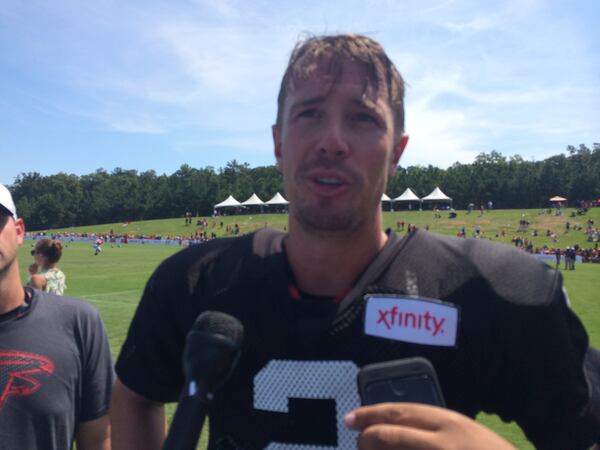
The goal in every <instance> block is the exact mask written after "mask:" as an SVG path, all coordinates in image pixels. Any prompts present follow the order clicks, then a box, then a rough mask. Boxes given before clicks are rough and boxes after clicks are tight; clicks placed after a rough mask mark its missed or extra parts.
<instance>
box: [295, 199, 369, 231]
mask: <svg viewBox="0 0 600 450" xmlns="http://www.w3.org/2000/svg"><path fill="white" fill-rule="evenodd" d="M292 215H293V217H294V219H295V220H296V221H297V222H298V223H299V224H300V226H301V227H302V228H303V229H304V230H305V231H307V232H309V233H311V234H323V233H326V234H329V233H344V234H352V233H353V232H354V231H356V230H357V229H359V228H360V226H361V225H362V223H363V221H364V218H362V217H361V214H360V212H359V211H357V210H356V208H347V209H345V210H342V211H331V210H328V209H327V208H326V207H318V206H312V205H302V204H301V202H299V204H297V205H296V207H292Z"/></svg>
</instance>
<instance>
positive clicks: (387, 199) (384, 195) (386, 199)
mask: <svg viewBox="0 0 600 450" xmlns="http://www.w3.org/2000/svg"><path fill="white" fill-rule="evenodd" d="M381 201H382V202H391V201H392V199H391V198H389V197H388V195H387V194H386V193H385V192H384V193H383V195H382V196H381Z"/></svg>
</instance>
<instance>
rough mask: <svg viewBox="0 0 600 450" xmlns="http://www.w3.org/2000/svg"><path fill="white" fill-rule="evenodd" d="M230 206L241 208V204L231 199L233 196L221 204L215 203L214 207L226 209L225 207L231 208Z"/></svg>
mask: <svg viewBox="0 0 600 450" xmlns="http://www.w3.org/2000/svg"><path fill="white" fill-rule="evenodd" d="M231 206H242V204H241V203H240V202H238V201H237V200H236V199H235V198H233V195H230V196H229V197H227V198H226V199H225V200H223V201H222V202H221V203H217V204H216V205H215V208H227V207H231Z"/></svg>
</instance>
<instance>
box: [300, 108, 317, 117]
mask: <svg viewBox="0 0 600 450" xmlns="http://www.w3.org/2000/svg"><path fill="white" fill-rule="evenodd" d="M318 117H320V113H319V111H318V110H317V109H315V108H308V109H303V110H302V111H300V112H299V113H298V118H303V119H311V118H318Z"/></svg>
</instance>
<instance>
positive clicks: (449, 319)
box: [365, 294, 458, 347]
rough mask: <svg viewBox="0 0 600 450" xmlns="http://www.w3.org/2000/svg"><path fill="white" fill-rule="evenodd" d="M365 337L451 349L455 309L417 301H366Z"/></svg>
mask: <svg viewBox="0 0 600 450" xmlns="http://www.w3.org/2000/svg"><path fill="white" fill-rule="evenodd" d="M366 300H367V307H366V311H365V334H368V335H370V336H377V337H381V338H386V339H393V340H395V341H402V342H410V343H413V344H425V345H436V346H442V347H454V346H455V345H456V336H457V331H458V308H457V307H456V306H455V305H452V304H449V303H442V302H440V301H438V300H431V299H426V298H419V297H410V296H406V297H398V296H390V295H384V294H381V295H369V296H367V297H366Z"/></svg>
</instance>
